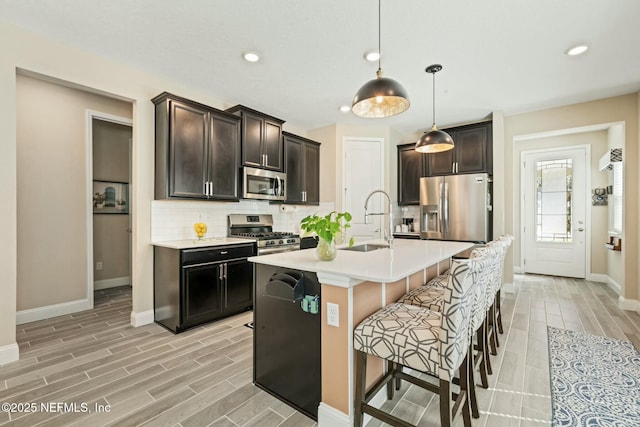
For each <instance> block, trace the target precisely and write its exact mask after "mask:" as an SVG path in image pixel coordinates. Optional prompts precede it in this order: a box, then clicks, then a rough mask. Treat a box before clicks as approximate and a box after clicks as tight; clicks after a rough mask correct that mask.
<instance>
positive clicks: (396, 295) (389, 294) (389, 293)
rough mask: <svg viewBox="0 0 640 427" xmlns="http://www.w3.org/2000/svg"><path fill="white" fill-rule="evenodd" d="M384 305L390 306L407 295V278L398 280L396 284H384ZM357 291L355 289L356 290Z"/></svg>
mask: <svg viewBox="0 0 640 427" xmlns="http://www.w3.org/2000/svg"><path fill="white" fill-rule="evenodd" d="M384 286H385V292H384V293H385V298H386V301H385V305H389V304H392V303H394V302H396V301H398V300H399V299H400V297H401V296H402V295H404V294H406V293H407V278H406V277H405V278H404V279H400V280H398V281H397V282H391V283H385V284H384ZM356 289H357V288H356Z"/></svg>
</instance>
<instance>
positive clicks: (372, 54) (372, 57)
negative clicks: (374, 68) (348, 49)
mask: <svg viewBox="0 0 640 427" xmlns="http://www.w3.org/2000/svg"><path fill="white" fill-rule="evenodd" d="M362 56H363V57H364V59H366V60H367V61H369V62H376V61H377V60H378V59H380V53H378V51H377V50H368V51H366V52H365V53H363V54H362Z"/></svg>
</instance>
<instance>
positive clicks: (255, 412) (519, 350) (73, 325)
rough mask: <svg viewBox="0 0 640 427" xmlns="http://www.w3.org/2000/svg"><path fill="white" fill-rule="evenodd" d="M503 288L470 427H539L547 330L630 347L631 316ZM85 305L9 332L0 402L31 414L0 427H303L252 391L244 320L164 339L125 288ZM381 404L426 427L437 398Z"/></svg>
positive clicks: (597, 300)
mask: <svg viewBox="0 0 640 427" xmlns="http://www.w3.org/2000/svg"><path fill="white" fill-rule="evenodd" d="M515 283H516V285H515V293H505V294H504V302H503V310H504V314H503V317H504V326H505V333H504V335H501V336H500V338H501V347H500V349H499V353H498V356H496V357H494V358H493V359H492V362H493V366H494V374H493V375H492V376H491V377H490V378H489V381H490V389H489V390H483V389H479V400H480V407H481V412H482V414H481V418H480V419H479V420H473V425H474V426H487V427H494V426H498V427H499V426H522V427H529V426H545V425H550V418H551V406H550V404H551V400H550V397H549V370H548V356H547V342H546V340H547V335H546V327H547V325H551V326H557V327H560V328H566V329H574V330H578V331H586V332H589V333H592V334H594V335H606V336H609V337H613V338H617V339H626V340H630V341H632V342H633V343H634V344H635V345H636V347H640V315H638V314H637V313H635V312H629V311H622V310H620V309H619V308H618V307H617V303H616V298H617V297H616V295H615V294H614V293H613V292H612V291H611V290H610V289H608V288H607V287H606V286H605V285H603V284H599V283H592V282H587V281H582V280H572V279H564V278H555V277H546V276H532V275H527V276H516V280H515ZM95 306H96V308H95V309H94V310H90V311H86V312H82V313H77V314H74V315H68V316H62V317H58V318H53V319H49V320H44V321H40V322H34V323H29V324H24V325H19V326H18V328H17V340H18V344H19V346H20V353H21V356H20V360H19V361H18V362H15V363H11V364H8V365H4V366H1V367H0V403H5V402H10V403H15V404H19V403H36V405H37V407H38V410H37V411H35V412H30V413H29V412H22V413H14V414H11V415H10V414H8V413H7V412H6V411H0V425H16V426H34V425H39V424H40V425H48V426H67V425H76V426H84V425H94V426H100V425H118V426H129V425H142V424H146V425H152V426H163V425H167V426H176V425H178V426H204V425H213V426H261V427H270V426H284V427H287V426H301V427H304V426H313V425H315V423H314V422H313V421H312V420H311V419H309V418H307V417H305V416H304V415H302V414H300V413H297V412H296V411H294V410H293V409H291V408H290V407H288V406H287V405H285V404H283V403H281V402H280V401H278V400H277V399H275V398H273V397H272V396H270V395H269V394H267V393H265V392H263V391H261V390H259V389H257V388H256V387H255V386H253V385H252V383H251V377H252V375H251V367H252V336H251V330H250V329H248V328H246V327H245V326H244V324H245V323H247V322H249V321H251V320H252V315H251V313H249V312H248V313H244V314H241V315H238V316H234V317H231V318H228V319H225V320H222V321H219V322H216V323H212V324H209V325H206V326H202V327H199V328H196V329H193V330H190V331H187V332H185V333H182V334H179V335H173V334H172V333H170V332H168V331H166V330H165V329H164V328H162V327H160V326H158V325H156V324H152V325H146V326H143V327H139V328H132V327H131V326H130V325H129V316H130V313H131V294H130V290H129V288H126V287H124V288H114V289H111V290H105V291H100V292H97V293H96V296H95ZM47 402H48V403H67V404H70V403H71V404H73V403H75V404H76V405H78V407H77V409H76V411H77V412H71V411H69V409H73V408H70V407H68V408H66V409H67V410H66V411H65V410H64V409H65V408H57V407H55V406H54V407H52V408H50V411H49V412H45V411H42V410H40V409H41V407H40V403H47ZM81 404H86V405H87V409H89V410H90V412H83V411H84V409H85V408H84V407H82V406H81ZM107 405H109V411H108V412H107V411H106V410H104V408H106V407H107ZM385 407H387V410H393V412H394V413H396V414H398V415H399V416H401V417H403V418H406V419H407V420H410V421H413V422H414V423H418V425H420V426H423V425H438V419H439V418H438V399H437V398H434V397H433V395H431V394H430V393H428V392H426V391H422V390H420V389H417V388H415V387H413V386H407V385H403V388H402V389H401V390H400V392H399V393H397V394H396V398H395V399H394V400H393V401H388V402H386V403H385ZM96 408H98V409H99V408H103V410H102V411H101V412H98V411H96ZM56 410H57V412H56ZM458 424H459V425H462V423H461V420H459V422H458ZM378 425H380V423H379V422H377V421H375V420H373V421H371V422H370V423H369V426H371V427H375V426H378Z"/></svg>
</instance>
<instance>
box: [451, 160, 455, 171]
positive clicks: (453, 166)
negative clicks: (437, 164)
mask: <svg viewBox="0 0 640 427" xmlns="http://www.w3.org/2000/svg"><path fill="white" fill-rule="evenodd" d="M451 173H456V162H453V163H452V164H451Z"/></svg>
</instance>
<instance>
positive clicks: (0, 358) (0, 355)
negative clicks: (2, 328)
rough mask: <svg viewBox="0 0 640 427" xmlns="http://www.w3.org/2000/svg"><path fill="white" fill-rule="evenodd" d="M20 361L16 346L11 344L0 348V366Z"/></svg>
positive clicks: (18, 350)
mask: <svg viewBox="0 0 640 427" xmlns="http://www.w3.org/2000/svg"><path fill="white" fill-rule="evenodd" d="M18 359H20V349H19V348H18V344H16V343H13V344H9V345H5V346H2V347H0V366H1V365H6V364H7V363H11V362H15V361H16V360H18Z"/></svg>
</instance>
